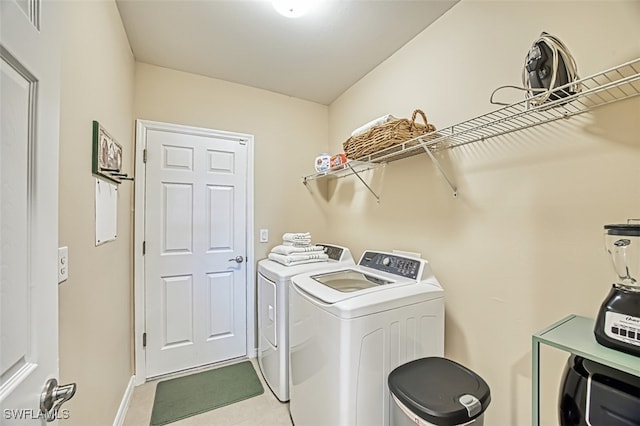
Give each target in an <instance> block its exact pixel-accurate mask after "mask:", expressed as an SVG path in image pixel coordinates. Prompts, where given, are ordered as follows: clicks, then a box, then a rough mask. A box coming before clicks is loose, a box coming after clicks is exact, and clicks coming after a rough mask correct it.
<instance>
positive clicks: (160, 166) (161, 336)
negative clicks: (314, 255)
mask: <svg viewBox="0 0 640 426" xmlns="http://www.w3.org/2000/svg"><path fill="white" fill-rule="evenodd" d="M145 143H146V188H145V194H146V200H145V201H146V202H145V237H144V239H145V244H144V246H145V256H144V261H145V311H146V375H147V377H154V376H158V375H162V374H167V373H171V372H175V371H179V370H184V369H188V368H193V367H197V366H201V365H206V364H211V363H214V362H219V361H222V360H227V359H231V358H235V357H240V356H244V355H245V354H246V353H247V347H246V332H247V330H246V288H247V274H246V272H247V267H246V260H245V259H246V257H247V250H246V241H247V234H246V219H247V138H246V137H245V136H243V135H234V134H228V133H223V132H216V131H213V130H206V129H195V128H189V127H185V126H175V125H169V124H167V125H166V126H164V128H163V126H162V125H160V126H155V127H154V128H153V129H151V128H150V129H147V131H146V132H145Z"/></svg>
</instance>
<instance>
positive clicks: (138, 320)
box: [133, 119, 257, 385]
mask: <svg viewBox="0 0 640 426" xmlns="http://www.w3.org/2000/svg"><path fill="white" fill-rule="evenodd" d="M148 130H162V131H175V132H176V133H188V134H192V135H201V136H208V137H212V136H213V137H216V136H220V137H224V138H236V139H242V140H245V141H246V142H247V200H246V201H247V234H246V239H247V240H246V249H247V253H246V254H247V263H246V283H247V288H246V328H247V330H246V331H247V338H246V342H245V345H246V353H247V357H249V358H255V356H256V350H257V349H256V347H255V324H254V323H255V303H256V294H255V288H256V283H255V266H256V262H255V259H254V255H255V253H254V236H253V234H254V204H253V201H254V195H253V175H254V163H253V139H254V138H253V135H250V134H246V133H236V132H226V131H222V130H215V129H208V128H204V127H194V126H186V125H181V124H173V123H165V122H159V121H150V120H140V119H138V120H136V140H135V149H136V153H135V186H134V188H135V190H134V242H133V253H134V255H133V262H134V268H133V269H134V277H133V281H134V284H133V287H134V314H133V315H134V357H135V384H136V385H140V384H143V383H145V382H146V380H147V374H146V372H147V368H146V357H145V349H144V347H143V345H142V343H143V342H142V335H143V333H144V332H145V329H146V325H145V319H146V307H145V288H144V284H145V278H146V277H145V271H144V261H145V259H144V256H143V255H142V243H143V241H144V237H145V234H144V229H145V217H146V211H145V198H146V194H145V188H146V164H145V163H144V161H143V157H144V149H145V141H146V132H147V131H148Z"/></svg>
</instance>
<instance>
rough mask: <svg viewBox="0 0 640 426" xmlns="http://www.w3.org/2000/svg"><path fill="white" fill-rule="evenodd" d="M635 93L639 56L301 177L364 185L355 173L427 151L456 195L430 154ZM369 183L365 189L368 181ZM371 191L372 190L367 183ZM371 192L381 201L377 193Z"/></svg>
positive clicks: (637, 92) (639, 90) (637, 91)
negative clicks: (350, 179)
mask: <svg viewBox="0 0 640 426" xmlns="http://www.w3.org/2000/svg"><path fill="white" fill-rule="evenodd" d="M638 95H640V58H636V59H634V60H632V61H629V62H626V63H624V64H622V65H618V66H616V67H613V68H610V69H608V70H606V71H602V72H600V73H597V74H594V75H592V76H590V77H585V78H582V79H579V80H577V81H575V82H572V83H569V84H565V85H563V86H560V87H557V88H555V89H553V90H551V91H547V92H543V93H540V94H538V95H536V96H532V97H530V98H528V99H525V100H523V101H520V102H517V103H514V104H511V105H508V106H505V107H502V108H499V109H497V110H495V111H492V112H489V113H486V114H483V115H480V116H478V117H475V118H472V119H470V120H467V121H463V122H461V123H458V124H454V125H453V126H449V127H446V128H444V129H440V130H436V131H434V132H430V133H427V134H425V135H422V136H419V137H416V138H413V139H409V140H407V141H406V142H404V143H401V144H397V145H394V146H391V147H389V148H385V149H383V150H380V151H378V152H375V153H373V154H369V155H366V156H363V157H360V158H358V159H356V160H351V161H350V162H348V163H347V165H349V164H350V163H351V164H353V167H351V166H347V165H342V166H340V167H338V168H336V169H330V170H328V171H326V172H323V173H318V174H315V175H309V176H305V177H304V178H303V182H304V183H305V184H307V182H308V181H309V180H313V179H317V178H321V177H324V176H336V177H342V176H346V175H350V174H355V175H356V176H357V177H358V178H359V179H360V180H361V181H362V182H363V183H364V184H365V185H366V183H365V182H364V180H363V179H362V178H361V177H360V175H359V172H361V171H364V170H369V169H371V168H373V167H374V166H375V165H376V164H377V163H389V162H392V161H396V160H400V159H402V158H407V157H411V156H413V155H417V154H423V153H425V152H426V153H427V154H428V155H429V157H430V158H431V160H432V161H433V162H434V163H435V164H436V166H438V168H439V169H440V171H441V172H442V173H443V175H444V177H445V179H446V180H447V183H448V184H449V186H451V189H452V190H453V195H454V197H455V196H457V189H456V186H455V184H454V182H453V180H452V179H451V178H450V177H449V176H447V174H446V172H445V171H444V170H443V168H442V167H440V164H439V162H438V160H437V159H436V158H435V156H434V155H433V153H434V152H436V151H440V150H444V149H452V148H456V147H459V146H463V145H467V144H471V143H475V142H482V141H484V140H486V139H489V138H493V137H496V136H501V135H505V134H508V133H511V132H516V131H518V130H523V129H527V128H530V127H534V126H538V125H540V124H545V123H550V122H552V121H556V120H560V119H563V118H569V117H572V116H574V115H578V114H582V113H584V112H587V111H591V110H593V109H595V108H598V107H601V106H604V105H608V104H610V103H613V102H618V101H622V100H624V99H628V98H632V97H634V96H638ZM367 188H369V187H368V185H367ZM369 191H371V192H372V193H373V191H372V190H371V189H370V188H369ZM374 196H376V199H378V201H379V198H378V196H377V195H376V194H375V193H374Z"/></svg>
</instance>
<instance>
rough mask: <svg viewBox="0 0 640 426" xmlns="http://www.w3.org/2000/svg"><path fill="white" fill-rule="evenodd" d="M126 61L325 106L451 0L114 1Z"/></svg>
mask: <svg viewBox="0 0 640 426" xmlns="http://www.w3.org/2000/svg"><path fill="white" fill-rule="evenodd" d="M116 1H117V5H118V9H119V10H120V15H121V17H122V22H123V23H124V27H125V30H126V32H127V36H128V38H129V43H130V44H131V48H132V50H133V54H134V56H135V58H136V60H138V61H140V62H145V63H149V64H153V65H158V66H162V67H166V68H172V69H176V70H181V71H186V72H190V73H194V74H200V75H205V76H209V77H213V78H217V79H221V80H226V81H230V82H234V83H240V84H244V85H247V86H252V87H256V88H260V89H266V90H269V91H273V92H277V93H281V94H284V95H289V96H294V97H297V98H301V99H307V100H310V101H314V102H318V103H321V104H325V105H328V104H330V103H331V102H332V101H333V100H335V99H336V98H337V97H338V96H339V95H340V94H342V93H343V92H344V91H345V90H346V89H348V88H349V87H351V86H352V85H353V84H354V83H355V82H357V81H358V80H359V79H360V78H362V77H363V76H364V75H366V74H367V73H368V72H369V71H371V70H372V69H373V68H375V67H376V66H377V65H379V64H380V63H381V62H383V61H384V60H385V59H386V58H388V57H389V56H391V55H392V54H393V53H394V52H395V51H397V50H398V49H399V48H400V47H402V46H403V45H405V44H406V43H407V42H408V41H409V40H411V39H412V38H413V37H415V36H416V35H417V34H419V33H420V32H421V31H422V30H424V29H425V28H426V27H427V26H429V25H430V24H431V23H432V22H434V21H435V20H436V19H438V17H440V16H441V15H442V14H443V13H445V12H446V11H447V10H448V9H449V8H451V7H452V6H453V5H454V4H455V3H456V2H457V1H459V0H410V1H401V0H387V1H383V0H369V1H364V0H360V1H358V0H316V5H315V7H314V9H313V10H311V11H310V12H309V13H308V14H307V15H305V16H303V17H301V18H297V19H291V18H286V17H283V16H281V15H279V14H278V13H276V11H275V10H274V8H273V7H272V5H271V2H270V1H267V0H253V1H249V0H198V1H193V0H116Z"/></svg>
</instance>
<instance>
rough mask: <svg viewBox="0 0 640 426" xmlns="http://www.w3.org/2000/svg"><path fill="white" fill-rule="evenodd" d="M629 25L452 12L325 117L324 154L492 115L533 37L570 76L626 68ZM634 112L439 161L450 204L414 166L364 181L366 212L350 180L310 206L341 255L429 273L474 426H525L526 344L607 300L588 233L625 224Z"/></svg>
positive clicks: (638, 179) (594, 5)
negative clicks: (472, 382) (371, 132)
mask: <svg viewBox="0 0 640 426" xmlns="http://www.w3.org/2000/svg"><path fill="white" fill-rule="evenodd" d="M638 22H640V2H637V1H634V2H605V1H601V2H553V3H549V2H534V3H532V2H524V1H514V2H486V1H463V2H461V3H459V4H458V5H457V6H455V7H454V8H453V9H451V10H450V11H449V12H448V13H447V14H446V15H445V16H443V17H442V18H441V19H440V20H438V21H437V22H435V23H434V24H433V25H431V26H430V27H429V28H428V29H427V30H426V31H424V32H423V33H421V34H420V35H418V36H417V37H416V38H415V39H414V40H413V41H412V42H410V43H409V44H408V45H406V46H405V47H404V48H402V49H401V50H400V51H398V52H397V53H396V54H395V55H393V56H392V57H391V58H389V59H388V60H387V61H385V62H384V63H383V64H381V65H380V66H378V67H377V68H376V69H375V70H374V71H373V72H371V73H370V74H369V75H368V76H366V77H365V78H364V79H362V80H361V81H360V82H358V83H357V84H356V85H355V86H353V87H352V88H350V89H349V90H348V91H347V92H346V93H345V94H343V95H342V96H341V97H340V98H339V99H338V100H337V101H335V102H334V103H333V104H332V105H331V106H330V108H329V124H330V126H329V135H330V147H331V151H332V152H337V151H339V150H340V149H341V143H342V141H343V140H345V139H346V138H347V137H348V135H349V134H350V132H351V130H352V129H354V128H356V127H358V126H360V125H361V124H363V123H366V122H367V121H369V120H371V119H373V118H375V117H378V116H381V115H384V114H386V113H391V114H394V115H396V116H398V117H409V116H410V115H411V112H412V111H413V109H414V108H422V109H424V111H425V112H426V113H427V115H428V117H429V119H430V121H432V122H433V123H434V124H435V125H436V126H438V127H440V128H443V127H446V126H448V125H452V124H455V123H457V122H460V121H463V120H465V119H470V118H473V117H475V116H477V115H480V114H482V113H485V112H489V111H491V110H493V109H494V108H496V107H493V106H492V105H490V104H489V102H488V99H489V95H490V94H491V92H492V91H493V89H495V88H496V87H498V86H500V85H504V84H519V83H520V70H521V67H522V66H523V63H524V57H525V55H526V52H527V51H528V49H529V46H530V45H531V43H532V42H533V40H535V39H536V38H537V37H538V36H539V34H540V32H541V31H543V30H544V31H548V32H550V33H552V34H555V35H557V36H558V37H560V38H561V40H563V41H564V42H565V43H566V44H567V45H568V47H569V49H570V50H571V52H572V54H573V55H574V57H575V58H576V61H577V64H578V71H579V74H580V75H581V76H587V75H589V74H593V73H595V72H598V71H602V70H605V69H607V68H609V67H612V66H615V65H618V64H620V63H622V62H625V61H628V60H630V59H633V58H635V57H638V56H639V54H640V27H639V26H638ZM521 96H522V94H521V93H520V92H516V93H512V92H511V93H510V92H509V91H506V92H505V93H504V95H503V99H504V98H507V100H508V101H510V102H511V101H515V100H519V99H521ZM639 101H640V99H634V100H628V101H624V102H620V103H618V104H615V105H611V106H608V107H604V108H602V109H600V110H597V111H595V112H593V113H590V114H588V115H584V116H580V117H575V118H572V119H570V120H568V121H563V122H561V123H556V124H552V125H545V126H543V127H540V128H535V129H531V130H529V131H523V132H519V133H517V134H512V135H509V136H504V137H500V138H497V139H494V140H489V141H487V142H484V143H477V144H474V145H470V146H467V147H463V148H457V149H454V150H450V151H447V152H446V153H445V154H444V158H443V161H444V163H445V164H446V165H448V167H449V168H450V169H451V170H452V173H453V176H454V177H455V180H456V181H457V184H458V187H459V195H458V198H455V199H454V198H453V197H452V194H451V190H450V189H449V187H448V186H447V184H446V182H445V180H444V179H443V178H442V176H441V175H440V174H439V172H437V170H436V168H435V166H434V165H433V164H432V163H431V162H430V160H429V158H428V157H427V156H426V155H423V156H417V157H412V158H410V159H405V160H400V161H397V162H394V163H391V164H389V165H387V167H385V168H384V169H383V170H381V171H376V172H374V173H370V175H369V176H368V178H369V179H371V181H372V182H373V185H374V188H375V189H376V190H378V191H379V192H380V195H381V202H380V204H376V202H375V199H374V198H373V197H371V196H370V195H369V193H368V192H367V191H366V189H365V188H364V187H363V186H362V185H360V184H359V182H357V180H356V179H355V178H353V177H348V178H344V179H341V180H340V181H339V182H338V183H337V185H336V187H335V188H333V189H330V190H329V194H328V195H327V197H324V198H323V197H319V196H318V197H316V203H317V204H318V205H321V206H323V208H324V209H327V211H328V212H330V218H329V228H328V229H327V235H328V237H327V239H329V240H332V241H333V240H336V241H340V242H342V243H344V244H346V245H347V246H349V247H351V248H352V249H353V251H354V252H355V253H354V254H355V255H357V256H359V255H360V253H361V252H362V250H363V249H365V248H376V249H385V250H390V249H404V250H409V251H417V252H421V253H422V254H423V255H424V257H426V258H427V259H428V260H429V261H430V262H431V265H432V267H433V269H434V271H435V273H436V275H437V277H438V278H439V279H440V281H441V283H442V285H443V287H444V288H445V292H446V312H447V313H446V345H445V347H446V350H445V352H446V355H447V356H448V357H451V358H452V359H455V360H458V361H460V362H462V363H464V364H466V365H467V366H469V367H470V368H472V369H474V370H475V371H477V372H478V373H479V374H480V375H482V376H483V377H484V378H485V379H486V380H487V382H488V383H489V385H490V387H491V390H492V402H491V406H490V408H489V411H488V413H487V418H486V423H487V424H492V425H501V426H503V425H526V424H530V401H531V400H530V395H531V392H530V386H531V373H530V371H531V335H532V333H534V332H536V331H538V330H540V329H541V328H543V327H545V326H546V325H549V324H551V323H553V322H555V321H557V320H559V319H561V318H563V317H564V316H566V315H568V314H570V313H576V314H581V315H585V316H590V317H593V316H595V315H596V312H597V309H598V307H599V305H600V303H601V301H602V299H603V298H604V297H605V295H606V293H607V291H608V288H609V285H610V282H611V281H612V279H613V275H612V272H611V271H610V268H609V265H608V261H607V259H606V258H605V255H604V251H603V249H602V247H603V245H602V244H603V238H602V226H603V225H604V224H607V223H617V222H622V221H625V220H626V219H627V218H629V217H638V216H640V166H639V164H640V145H639V144H638V134H640V102H639ZM326 198H329V201H327V200H326ZM556 352H558V353H550V354H548V355H549V356H547V357H546V358H543V368H545V376H544V380H545V381H544V383H543V388H542V393H543V398H544V402H543V403H544V404H545V406H544V407H543V408H544V417H543V420H544V421H543V424H557V420H556V413H555V406H556V395H557V386H558V384H559V376H560V371H561V368H562V363H563V362H564V360H565V359H566V355H564V354H563V353H560V352H559V351H556ZM545 355H547V353H546V352H545V354H543V356H545ZM544 360H547V362H544Z"/></svg>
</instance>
